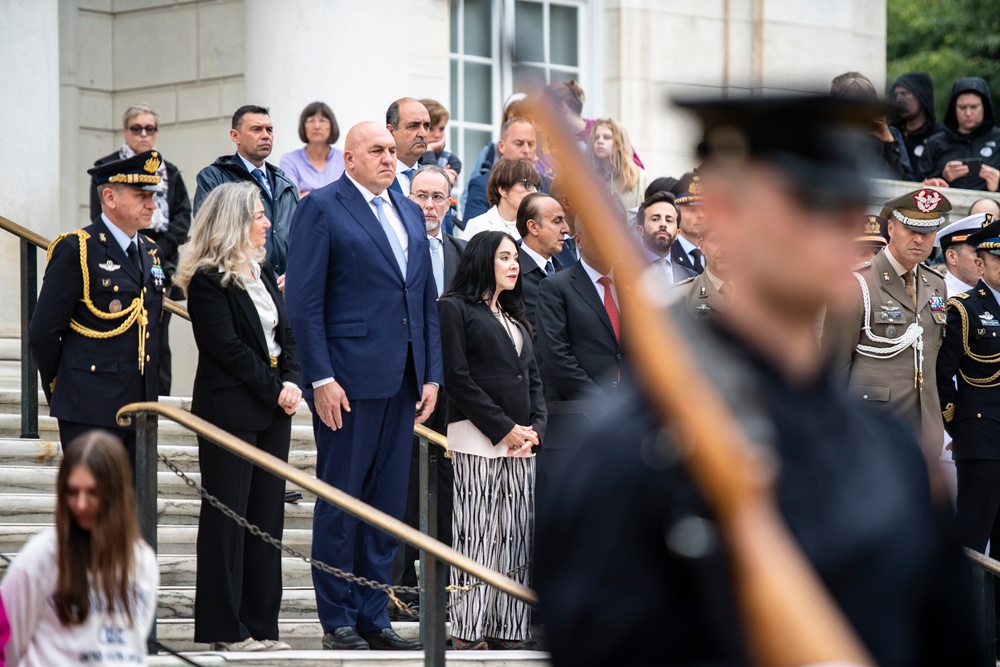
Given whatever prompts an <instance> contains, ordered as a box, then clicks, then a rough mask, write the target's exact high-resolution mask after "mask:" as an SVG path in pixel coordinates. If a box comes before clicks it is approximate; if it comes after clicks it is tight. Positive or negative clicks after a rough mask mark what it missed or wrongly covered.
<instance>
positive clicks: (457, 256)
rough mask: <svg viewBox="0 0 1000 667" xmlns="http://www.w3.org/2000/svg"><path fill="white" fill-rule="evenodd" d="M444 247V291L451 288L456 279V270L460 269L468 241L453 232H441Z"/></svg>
mask: <svg viewBox="0 0 1000 667" xmlns="http://www.w3.org/2000/svg"><path fill="white" fill-rule="evenodd" d="M441 238H442V240H443V243H442V247H443V248H444V291H445V292H447V291H448V290H449V289H451V283H452V281H453V280H455V271H456V270H458V262H459V261H460V260H461V259H462V253H464V252H465V246H466V245H468V242H467V241H463V240H462V239H458V238H455V237H454V236H452V235H451V234H445V233H444V232H442V233H441Z"/></svg>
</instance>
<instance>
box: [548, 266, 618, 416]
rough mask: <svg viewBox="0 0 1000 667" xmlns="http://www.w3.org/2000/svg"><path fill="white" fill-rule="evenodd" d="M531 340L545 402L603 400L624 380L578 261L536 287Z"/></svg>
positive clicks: (607, 323)
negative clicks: (533, 340)
mask: <svg viewBox="0 0 1000 667" xmlns="http://www.w3.org/2000/svg"><path fill="white" fill-rule="evenodd" d="M535 337H536V338H535V344H536V345H537V346H538V356H539V358H540V359H541V361H542V363H541V365H542V370H543V378H542V379H543V382H544V384H545V397H546V398H547V399H550V400H559V401H586V400H604V401H606V400H607V399H608V398H609V397H611V396H612V395H614V392H615V390H617V389H618V387H619V385H620V384H621V380H620V379H619V374H621V378H622V379H624V378H625V377H626V372H625V369H624V368H623V364H624V359H625V353H624V350H623V349H622V346H621V343H619V342H618V341H617V340H616V339H615V331H614V329H613V328H612V327H611V319H610V318H609V317H608V311H607V310H606V309H605V308H604V302H603V301H601V299H600V297H599V296H598V294H597V290H596V289H595V288H594V284H593V283H592V282H591V281H590V276H588V275H587V271H586V269H584V267H583V264H582V263H580V262H577V263H576V264H574V265H573V266H571V267H570V268H569V269H567V270H565V271H563V272H561V273H557V274H555V275H554V276H550V277H549V278H548V280H545V281H543V282H542V284H541V285H540V286H539V290H538V315H537V321H536V326H535Z"/></svg>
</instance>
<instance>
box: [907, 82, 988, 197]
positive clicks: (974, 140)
mask: <svg viewBox="0 0 1000 667" xmlns="http://www.w3.org/2000/svg"><path fill="white" fill-rule="evenodd" d="M944 126H945V131H944V132H941V133H939V134H937V135H935V136H933V137H931V138H930V139H928V140H927V147H926V150H925V151H924V154H923V155H922V156H921V158H920V160H921V162H920V166H921V168H920V171H921V172H922V173H923V174H924V175H926V176H927V177H928V178H932V179H933V178H940V179H943V180H944V181H946V182H947V183H948V185H949V186H951V187H953V188H964V189H966V190H988V191H989V192H996V191H997V189H998V187H1000V129H998V128H997V127H996V117H995V116H994V112H993V100H992V98H991V97H990V88H989V86H988V85H987V83H986V81H985V80H984V79H981V78H979V77H978V76H970V77H966V78H964V79H959V80H958V81H956V82H955V85H954V86H952V88H951V98H950V99H949V100H948V110H947V111H946V112H945V116H944Z"/></svg>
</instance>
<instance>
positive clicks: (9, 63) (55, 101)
mask: <svg viewBox="0 0 1000 667" xmlns="http://www.w3.org/2000/svg"><path fill="white" fill-rule="evenodd" d="M0 62H3V63H4V66H3V67H0V90H2V91H4V92H3V94H2V95H0V146H3V150H4V156H5V157H4V159H3V160H0V215H2V216H3V217H5V218H8V219H10V220H13V221H14V222H16V223H18V224H20V225H23V226H25V227H28V228H30V229H33V230H35V231H37V232H39V233H40V234H43V235H45V236H53V235H54V233H56V232H57V230H58V229H59V174H60V165H59V142H60V134H59V14H58V3H57V2H56V0H4V2H0ZM19 256H20V253H19V244H18V241H17V239H16V238H15V237H13V236H11V235H9V234H7V233H0V267H2V268H0V271H2V273H0V276H2V277H0V337H17V336H19V335H20V328H19V312H20V310H19V308H20V297H19V291H18V290H19V286H20V271H19V266H20V264H19ZM39 265H40V266H44V256H43V255H41V256H40V257H39Z"/></svg>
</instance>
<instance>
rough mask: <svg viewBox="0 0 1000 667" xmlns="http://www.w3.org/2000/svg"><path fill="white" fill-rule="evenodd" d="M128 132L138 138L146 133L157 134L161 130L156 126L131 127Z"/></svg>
mask: <svg viewBox="0 0 1000 667" xmlns="http://www.w3.org/2000/svg"><path fill="white" fill-rule="evenodd" d="M128 131H129V132H131V133H132V134H134V135H135V136H137V137H138V136H139V135H141V134H142V133H144V132H145V133H146V134H156V133H157V132H159V131H160V128H158V127H156V126H155V125H129V127H128Z"/></svg>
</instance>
